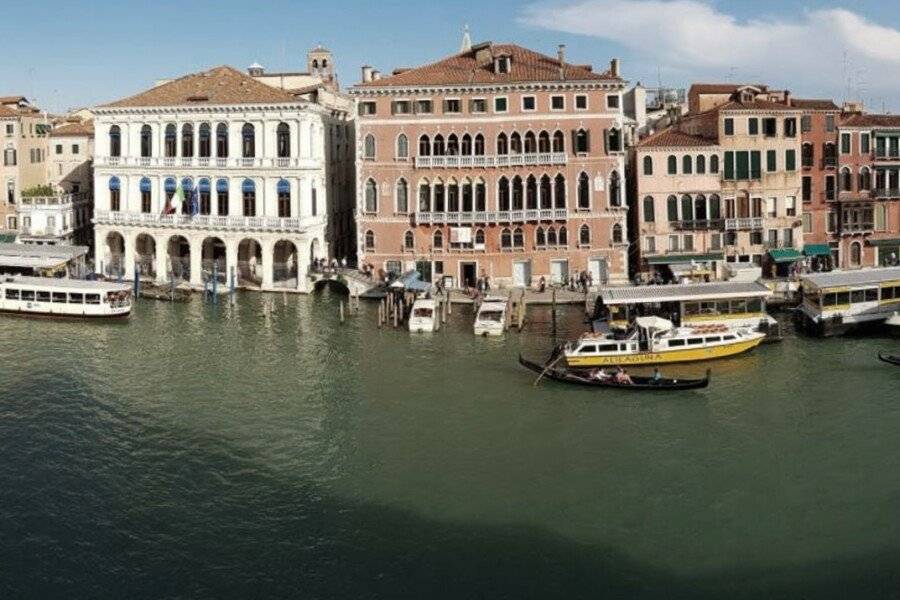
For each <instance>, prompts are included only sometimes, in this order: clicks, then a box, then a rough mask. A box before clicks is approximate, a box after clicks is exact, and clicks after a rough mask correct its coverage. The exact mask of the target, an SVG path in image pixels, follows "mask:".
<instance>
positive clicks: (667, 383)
mask: <svg viewBox="0 0 900 600" xmlns="http://www.w3.org/2000/svg"><path fill="white" fill-rule="evenodd" d="M519 364H520V365H522V366H523V367H525V368H526V369H529V370H531V371H534V372H535V373H540V374H542V375H543V377H546V378H547V379H552V380H554V381H562V382H565V383H574V384H576V385H585V386H591V387H603V388H620V389H626V390H649V391H664V390H697V389H701V388H705V387H707V386H708V385H709V369H707V370H706V377H704V378H703V379H666V378H660V379H653V377H641V376H638V375H632V376H631V381H632V383H616V382H615V381H600V380H599V379H593V378H591V377H588V376H587V373H585V372H581V373H579V372H578V371H572V370H569V369H565V368H561V367H555V366H551V367H549V368H547V367H546V366H545V365H541V364H538V363H536V362H531V361H530V360H527V359H526V358H524V357H523V356H522V355H521V354H520V355H519Z"/></svg>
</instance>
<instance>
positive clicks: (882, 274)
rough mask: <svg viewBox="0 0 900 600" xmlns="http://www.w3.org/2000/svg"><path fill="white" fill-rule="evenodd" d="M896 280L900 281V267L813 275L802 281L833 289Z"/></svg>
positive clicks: (805, 277)
mask: <svg viewBox="0 0 900 600" xmlns="http://www.w3.org/2000/svg"><path fill="white" fill-rule="evenodd" d="M895 280H900V267H885V268H881V269H860V270H858V271H831V272H830V273H812V274H810V275H806V276H804V277H803V278H802V280H801V281H802V282H803V284H804V285H805V284H811V285H814V286H815V287H817V288H832V287H849V286H855V285H868V284H876V283H881V282H883V281H895Z"/></svg>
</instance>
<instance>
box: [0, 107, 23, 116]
mask: <svg viewBox="0 0 900 600" xmlns="http://www.w3.org/2000/svg"><path fill="white" fill-rule="evenodd" d="M18 116H19V112H18V111H15V110H13V109H11V108H9V107H6V106H3V105H0V118H4V117H18Z"/></svg>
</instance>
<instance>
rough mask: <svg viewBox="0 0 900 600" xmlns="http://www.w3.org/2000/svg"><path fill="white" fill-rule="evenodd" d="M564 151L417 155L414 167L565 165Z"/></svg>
mask: <svg viewBox="0 0 900 600" xmlns="http://www.w3.org/2000/svg"><path fill="white" fill-rule="evenodd" d="M567 160H568V159H567V157H566V153H565V152H536V153H533V154H498V155H495V156H485V155H478V156H417V157H416V168H417V169H428V168H432V169H434V168H468V167H485V168H486V167H521V166H528V165H565V164H566V162H567Z"/></svg>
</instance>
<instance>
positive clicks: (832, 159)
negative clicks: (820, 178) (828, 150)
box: [822, 156, 837, 169]
mask: <svg viewBox="0 0 900 600" xmlns="http://www.w3.org/2000/svg"><path fill="white" fill-rule="evenodd" d="M836 166H837V156H826V157H824V158H822V168H823V169H833V168H835V167H836Z"/></svg>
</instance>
